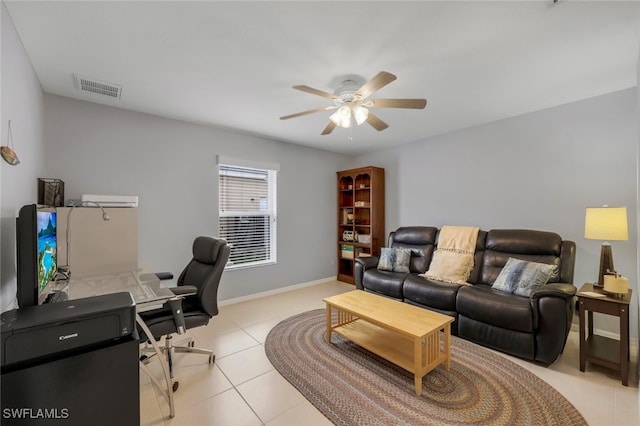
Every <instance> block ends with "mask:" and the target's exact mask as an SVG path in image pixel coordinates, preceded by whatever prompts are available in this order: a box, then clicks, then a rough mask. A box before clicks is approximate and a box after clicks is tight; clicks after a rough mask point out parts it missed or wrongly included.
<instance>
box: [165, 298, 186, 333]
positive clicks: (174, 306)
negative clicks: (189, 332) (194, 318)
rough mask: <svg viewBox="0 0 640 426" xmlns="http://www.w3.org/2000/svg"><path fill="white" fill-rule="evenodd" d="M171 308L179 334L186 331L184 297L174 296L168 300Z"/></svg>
mask: <svg viewBox="0 0 640 426" xmlns="http://www.w3.org/2000/svg"><path fill="white" fill-rule="evenodd" d="M167 305H169V309H171V313H172V314H173V322H174V323H175V324H176V330H178V334H184V332H185V331H186V329H187V328H186V324H185V321H184V314H183V313H182V297H174V298H172V299H169V300H168V301H167Z"/></svg>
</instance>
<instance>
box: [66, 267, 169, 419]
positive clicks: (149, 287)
mask: <svg viewBox="0 0 640 426" xmlns="http://www.w3.org/2000/svg"><path fill="white" fill-rule="evenodd" d="M56 289H57V290H59V291H64V292H65V293H67V296H68V299H69V300H73V299H81V298H83V297H91V296H99V295H102V294H110V293H119V292H123V291H128V292H129V293H131V296H132V297H133V300H135V302H136V321H137V323H138V325H139V326H140V328H141V329H142V330H143V331H144V332H145V334H146V335H147V336H149V337H151V338H150V339H149V340H150V341H151V345H152V346H153V349H154V350H155V352H156V354H157V356H158V360H159V361H160V364H161V365H162V371H163V373H164V378H165V382H166V390H164V389H162V386H161V385H160V383H158V381H157V379H156V378H155V377H154V376H153V375H152V374H150V372H149V370H148V369H147V367H146V365H144V364H143V363H142V362H141V363H140V367H141V368H142V369H143V371H144V372H145V373H146V374H147V375H148V376H149V378H150V379H151V380H152V381H153V383H154V384H155V385H156V386H157V387H158V389H159V390H160V391H161V392H162V393H163V394H164V396H165V398H166V399H167V403H168V404H169V413H170V414H169V416H170V417H173V416H174V415H175V410H174V405H173V389H172V383H171V377H170V375H169V367H168V365H167V362H166V359H165V358H164V357H163V355H162V350H161V349H160V346H159V345H158V342H156V340H155V339H154V338H153V337H152V336H153V334H152V333H151V331H149V328H148V327H147V325H146V324H145V323H144V321H143V320H142V318H141V317H140V314H139V313H140V312H144V311H148V310H150V309H153V308H155V307H156V306H159V305H162V304H163V303H164V302H166V301H167V300H169V299H171V298H173V297H175V295H174V293H173V292H172V291H171V290H170V289H169V288H168V287H165V286H164V285H163V284H162V281H160V279H158V277H157V276H156V275H155V274H154V273H153V272H150V271H149V270H146V269H142V268H141V269H134V270H130V271H123V272H117V273H112V274H103V275H95V276H86V277H78V278H74V277H72V278H71V279H70V280H68V281H60V282H59V283H58V284H57V285H56Z"/></svg>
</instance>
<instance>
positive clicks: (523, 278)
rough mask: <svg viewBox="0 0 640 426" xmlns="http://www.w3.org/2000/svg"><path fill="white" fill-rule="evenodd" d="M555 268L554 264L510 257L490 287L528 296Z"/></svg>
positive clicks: (543, 283) (544, 281)
mask: <svg viewBox="0 0 640 426" xmlns="http://www.w3.org/2000/svg"><path fill="white" fill-rule="evenodd" d="M556 268H557V267H556V266H555V265H548V264H546V263H537V262H527V261H524V260H519V259H514V258H513V257H510V258H509V260H507V263H506V264H505V265H504V268H502V271H500V274H499V275H498V278H496V280H495V282H494V283H493V285H492V286H491V288H493V289H494V290H500V291H504V292H506V293H514V294H516V295H518V296H524V297H529V296H531V293H532V292H533V290H534V289H536V288H538V287H542V286H543V285H545V284H546V283H547V281H549V278H550V277H551V275H553V273H554V272H555V270H556Z"/></svg>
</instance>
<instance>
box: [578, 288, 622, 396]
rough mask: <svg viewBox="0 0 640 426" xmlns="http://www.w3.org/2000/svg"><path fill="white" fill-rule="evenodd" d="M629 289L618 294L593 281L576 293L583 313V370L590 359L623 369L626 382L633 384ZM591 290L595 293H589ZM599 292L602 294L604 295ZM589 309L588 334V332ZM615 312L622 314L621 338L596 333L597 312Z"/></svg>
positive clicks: (581, 339)
mask: <svg viewBox="0 0 640 426" xmlns="http://www.w3.org/2000/svg"><path fill="white" fill-rule="evenodd" d="M631 292H632V291H631V289H629V293H627V294H625V295H621V296H622V297H616V296H614V295H611V294H609V293H605V292H604V291H603V290H602V289H601V288H599V287H594V285H593V284H589V283H587V284H584V285H583V286H582V287H581V288H580V290H578V292H577V293H576V296H578V314H579V316H580V371H584V370H585V365H586V363H587V361H589V362H591V363H593V364H598V365H601V366H603V367H607V368H611V369H614V370H617V371H619V372H620V376H621V378H622V384H623V385H624V386H628V385H629V303H630V302H631ZM589 293H591V294H589ZM597 295H601V296H600V297H599V296H597ZM585 311H586V312H587V329H588V334H587V335H586V336H585V315H584V314H585ZM594 312H598V313H601V314H607V315H614V316H617V317H619V318H620V340H616V339H610V338H608V337H603V336H598V335H594V334H593V313H594Z"/></svg>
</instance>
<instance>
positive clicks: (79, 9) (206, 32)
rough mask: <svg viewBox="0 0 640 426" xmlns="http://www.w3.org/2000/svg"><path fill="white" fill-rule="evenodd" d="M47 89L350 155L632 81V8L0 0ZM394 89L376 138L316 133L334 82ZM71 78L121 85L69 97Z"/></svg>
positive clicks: (362, 131)
mask: <svg viewBox="0 0 640 426" xmlns="http://www.w3.org/2000/svg"><path fill="white" fill-rule="evenodd" d="M5 4H6V5H7V9H8V10H9V13H10V15H11V17H12V19H13V21H14V23H15V26H16V28H17V31H18V34H19V35H20V38H21V39H22V42H23V44H24V47H25V49H26V51H27V54H28V55H29V57H30V59H31V61H32V63H33V67H34V69H35V71H36V73H37V75H38V77H39V79H40V81H41V84H42V87H43V89H44V91H45V92H47V93H52V94H56V95H61V96H67V97H70V98H75V99H82V100H87V101H91V102H96V103H101V104H104V105H110V106H114V107H118V108H124V109H128V110H133V111H140V112H145V113H149V114H155V115H160V116H164V117H170V118H176V119H180V120H185V121H189V122H195V123H201V124H205V125H210V126H216V127H223V128H231V129H238V130H241V131H245V132H249V133H252V134H258V135H262V136H265V137H268V138H272V139H276V140H282V141H287V142H292V143H298V144H303V145H307V146H313V147H317V148H321V149H326V150H331V151H336V152H342V153H349V154H355V153H360V152H366V151H369V150H371V149H379V148H383V147H388V146H394V145H398V144H401V143H406V142H410V141H415V140H421V139H425V138H427V137H429V136H433V135H437V134H442V133H446V132H450V131H453V130H456V129H461V128H465V127H469V126H474V125H477V124H481V123H486V122H491V121H495V120H499V119H502V118H506V117H510V116H515V115H519V114H524V113H528V112H531V111H536V110H540V109H544V108H548V107H552V106H555V105H561V104H565V103H568V102H573V101H577V100H580V99H585V98H589V97H592V96H597V95H601V94H605V93H609V92H612V91H616V90H621V89H625V88H629V87H633V86H635V85H636V79H637V71H636V69H637V65H638V54H639V52H640V48H639V47H640V41H639V40H640V31H639V30H640V24H639V22H640V12H639V3H638V2H635V1H634V2H631V1H628V2H611V1H568V0H560V1H559V2H558V3H556V4H554V3H553V1H552V0H547V1H529V2H506V1H498V2H483V1H470V2H456V1H447V2H444V1H443V2H433V1H412V2H399V1H386V2H371V1H355V2H349V1H339V2H329V1H318V2H309V1H298V2H272V1H257V2H246V1H233V2H231V1H229V2H219V1H193V2H191V1H180V2H165V1H142V2H129V1H124V2H122V1H120V2H117V1H110V2H97V1H71V2H56V1H44V2H31V1H29V2H25V1H5ZM382 70H384V71H388V72H391V73H393V74H395V75H397V77H398V79H397V80H396V81H395V82H393V83H391V84H389V85H388V86H386V87H384V88H383V89H381V90H380V91H379V92H377V93H376V95H375V96H374V97H384V98H427V100H428V104H427V107H426V109H424V110H404V109H378V110H376V111H375V113H376V115H377V116H378V117H380V118H381V119H382V120H384V121H385V122H386V123H388V124H389V128H388V129H386V130H384V131H382V132H376V131H375V130H374V129H373V128H371V127H370V126H368V125H367V124H364V125H362V126H360V127H356V128H354V129H341V128H337V129H335V130H334V131H333V133H332V134H331V135H328V136H321V135H320V132H321V131H322V129H323V128H324V127H325V126H326V124H327V123H328V116H329V114H330V112H321V113H316V114H313V115H307V116H303V117H298V118H294V119H290V120H286V121H282V120H279V117H280V116H283V115H287V114H291V113H295V112H298V111H303V110H308V109H312V108H317V107H323V106H329V105H331V101H330V100H329V99H325V98H322V97H318V96H314V95H311V94H308V93H304V92H300V91H297V90H293V89H292V86H293V85H296V84H305V85H308V86H311V87H314V88H317V89H320V90H323V91H327V92H333V91H334V90H335V89H336V88H337V87H338V86H339V85H340V82H341V81H342V80H344V79H345V78H346V77H347V76H352V77H353V76H355V77H356V78H357V79H359V80H360V81H361V82H364V81H366V80H368V79H370V78H371V77H373V76H374V75H375V74H377V73H378V72H379V71H382ZM73 73H77V74H81V75H84V76H88V77H91V78H95V79H99V80H104V81H107V82H110V83H115V84H121V85H122V86H123V90H122V97H121V98H120V99H119V100H115V99H111V98H107V97H104V96H98V95H94V94H86V93H82V92H79V91H78V90H76V89H75V86H74V84H73V78H72V74H73Z"/></svg>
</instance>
